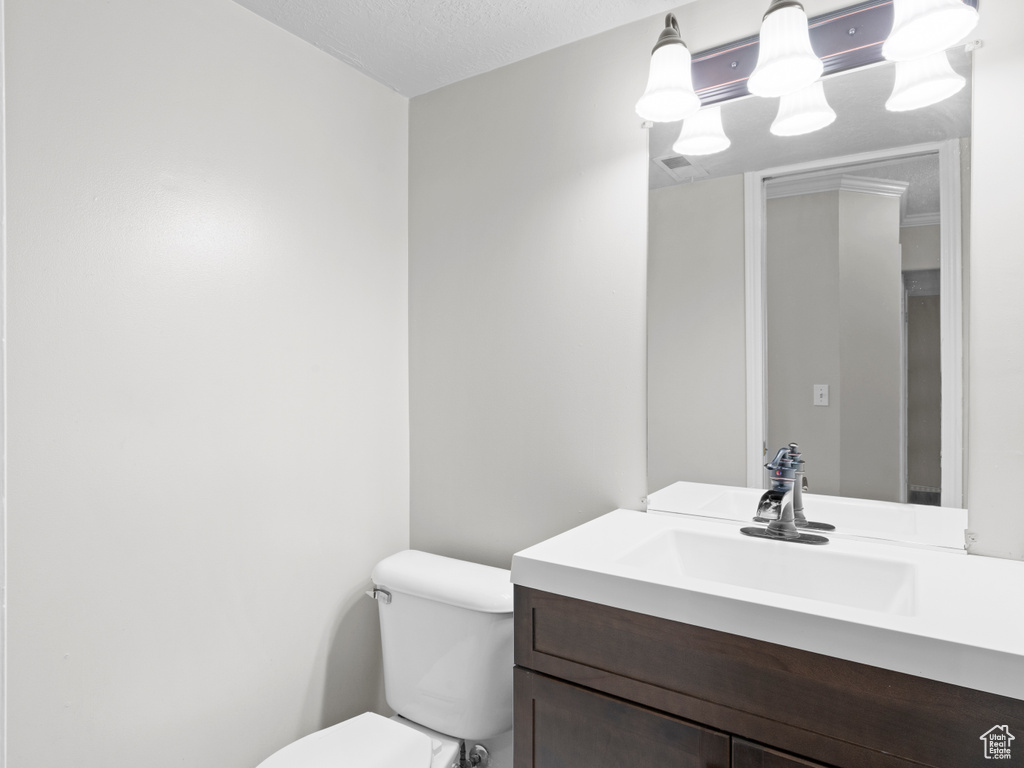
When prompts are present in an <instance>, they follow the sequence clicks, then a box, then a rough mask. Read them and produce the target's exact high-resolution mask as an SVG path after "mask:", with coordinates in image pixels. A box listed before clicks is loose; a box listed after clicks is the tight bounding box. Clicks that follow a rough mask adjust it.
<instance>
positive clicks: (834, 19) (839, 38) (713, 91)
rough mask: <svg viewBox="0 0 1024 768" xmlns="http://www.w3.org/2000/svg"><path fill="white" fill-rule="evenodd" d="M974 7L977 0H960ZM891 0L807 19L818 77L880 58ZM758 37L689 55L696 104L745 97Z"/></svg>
mask: <svg viewBox="0 0 1024 768" xmlns="http://www.w3.org/2000/svg"><path fill="white" fill-rule="evenodd" d="M964 2H965V4H967V5H969V6H971V7H972V8H977V7H978V4H979V0H964ZM892 24H893V10H892V0H868V2H863V3H858V4H857V5H851V6H850V7H848V8H844V9H842V10H839V11H835V12H833V13H827V14H823V15H821V16H815V17H814V18H812V19H810V21H809V28H810V35H811V46H812V47H813V48H814V51H815V53H817V54H818V56H820V57H821V60H822V63H823V64H824V66H825V68H824V71H823V73H822V76H823V77H827V76H828V75H834V74H837V73H839V72H845V71H847V70H851V69H857V68H858V67H863V66H867V65H868V64H877V63H878V62H881V61H885V59H884V58H883V56H882V43H884V42H885V39H886V37H888V35H889V32H890V31H891V30H892ZM757 54H758V36H757V35H753V36H751V37H746V38H743V39H741V40H736V41H734V42H731V43H728V44H727V45H722V46H718V47H717V48H712V49H709V50H707V51H701V52H700V53H696V54H694V55H693V61H692V72H693V87H694V90H695V91H696V92H697V95H698V96H699V97H700V100H701V104H703V105H704V106H705V107H706V106H708V105H709V104H718V103H721V102H724V101H731V100H732V99H738V98H741V97H744V96H749V95H750V92H749V91H748V90H747V78H748V77H749V76H750V73H751V72H753V71H754V67H755V66H756V65H757Z"/></svg>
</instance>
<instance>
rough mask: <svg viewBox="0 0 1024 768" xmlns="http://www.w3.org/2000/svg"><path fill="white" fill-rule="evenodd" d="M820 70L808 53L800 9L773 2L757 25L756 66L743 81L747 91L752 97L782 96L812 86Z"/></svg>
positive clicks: (808, 42)
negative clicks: (759, 27) (759, 24)
mask: <svg viewBox="0 0 1024 768" xmlns="http://www.w3.org/2000/svg"><path fill="white" fill-rule="evenodd" d="M776 6H778V7H776ZM823 69H824V65H823V64H822V63H821V59H819V58H818V57H817V56H815V55H814V51H813V50H812V49H811V36H810V33H809V31H808V29H807V14H806V13H804V9H803V6H802V5H800V4H799V3H796V2H793V3H790V2H789V1H788V0H784V2H781V3H780V2H779V0H774V1H773V2H772V5H771V6H769V8H768V13H766V14H765V17H764V21H762V22H761V37H760V47H759V49H758V54H757V66H756V67H754V71H753V72H751V73H750V78H749V79H748V80H747V90H749V91H750V92H751V93H753V94H755V95H756V96H769V97H770V96H784V95H786V94H787V93H794V92H795V91H799V90H800V89H801V88H804V87H806V86H808V85H810V84H811V83H813V82H814V81H815V80H817V79H818V78H819V77H820V76H821V73H822V70H823Z"/></svg>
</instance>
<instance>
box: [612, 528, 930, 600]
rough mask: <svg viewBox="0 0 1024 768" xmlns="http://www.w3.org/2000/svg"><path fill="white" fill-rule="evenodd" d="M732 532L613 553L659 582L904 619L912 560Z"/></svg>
mask: <svg viewBox="0 0 1024 768" xmlns="http://www.w3.org/2000/svg"><path fill="white" fill-rule="evenodd" d="M765 543H766V542H762V541H759V540H754V539H750V538H747V537H745V536H741V535H737V532H736V531H735V529H732V528H730V529H728V533H727V534H726V535H717V534H711V533H698V532H692V531H680V530H671V531H664V532H662V533H660V534H658V535H657V536H654V537H653V538H651V539H648V540H647V541H645V542H643V543H642V544H640V545H639V546H636V547H634V548H633V549H631V550H629V551H628V552H627V553H626V554H624V555H622V556H621V557H619V558H617V562H619V563H621V564H623V565H626V566H628V567H631V568H635V569H637V570H638V572H639V573H638V575H641V574H642V575H644V576H646V577H648V578H650V579H651V580H654V581H659V582H672V581H678V580H679V579H683V578H685V579H703V580H707V581H715V582H719V583H722V584H730V585H732V586H735V587H744V588H747V589H758V590H763V591H767V592H775V593H778V594H782V595H791V596H793V597H800V598H805V599H808V600H819V601H822V602H826V603H836V604H839V605H846V606H850V607H851V608H864V609H867V610H869V611H881V612H884V613H891V614H900V615H904V616H909V615H911V614H912V613H913V612H914V586H915V581H916V578H915V577H916V570H915V568H914V565H913V564H912V563H907V562H900V561H897V560H887V559H882V558H879V557H866V556H862V555H851V554H845V553H841V552H829V551H824V550H823V549H821V548H819V547H811V546H807V545H801V544H793V543H790V542H767V543H768V544H769V546H764V544H765Z"/></svg>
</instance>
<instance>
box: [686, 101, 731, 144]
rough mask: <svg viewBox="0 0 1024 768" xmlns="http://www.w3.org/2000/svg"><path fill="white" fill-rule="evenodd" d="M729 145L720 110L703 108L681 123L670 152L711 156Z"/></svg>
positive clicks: (719, 108) (717, 108)
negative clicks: (677, 136) (680, 128)
mask: <svg viewBox="0 0 1024 768" xmlns="http://www.w3.org/2000/svg"><path fill="white" fill-rule="evenodd" d="M731 143H732V142H731V141H729V137H728V136H726V135H725V129H723V128H722V108H721V107H705V108H704V109H702V110H701V111H700V112H698V113H697V114H696V115H694V116H693V117H688V118H686V120H684V121H683V127H682V130H680V132H679V138H678V139H676V142H675V144H673V145H672V151H673V152H676V153H677V154H680V155H713V154H715V153H716V152H721V151H722V150H724V149H728V148H729V145H730V144H731Z"/></svg>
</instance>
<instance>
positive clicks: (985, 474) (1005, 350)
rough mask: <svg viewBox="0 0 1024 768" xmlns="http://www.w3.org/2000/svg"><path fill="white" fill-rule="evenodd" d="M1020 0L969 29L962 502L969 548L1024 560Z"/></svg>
mask: <svg viewBox="0 0 1024 768" xmlns="http://www.w3.org/2000/svg"><path fill="white" fill-rule="evenodd" d="M1022 30H1024V4H1022V3H1019V2H1012V0H993V1H992V2H985V3H982V6H981V23H980V24H979V25H978V29H977V30H975V32H974V34H973V35H972V36H973V37H977V38H979V39H981V40H984V43H985V44H984V47H982V48H981V49H979V50H978V51H976V52H975V53H974V114H973V119H974V128H973V131H974V134H973V138H972V141H971V147H972V150H971V151H972V168H971V172H972V179H971V183H972V189H971V196H972V201H971V212H972V215H971V267H970V270H971V271H970V285H969V290H970V312H971V318H970V394H969V401H968V402H969V413H970V416H969V418H970V421H969V428H970V437H969V442H970V447H971V452H970V456H969V459H968V472H969V486H968V494H969V495H968V507H969V509H970V526H971V529H972V530H973V531H974V533H975V534H976V535H977V544H976V546H975V547H974V549H973V551H975V552H979V553H981V554H988V555H996V556H1000V557H1014V558H1020V559H1024V513H1022V512H1021V503H1020V498H1021V487H1022V484H1024V450H1022V447H1021V436H1022V435H1024V404H1022V403H1021V399H1020V393H1021V392H1024V334H1022V333H1021V332H1020V329H1021V328H1024V302H1021V300H1020V294H1021V286H1022V285H1024V259H1021V254H1020V245H1019V243H1020V211H1021V209H1022V207H1024V188H1022V186H1021V183H1020V182H1021V179H1024V144H1022V143H1021V141H1020V130H1019V128H1020V126H1021V125H1022V124H1024V104H1022V103H1021V100H1020V99H1018V98H1012V97H1010V98H1008V97H1007V95H1008V94H1012V93H1017V92H1018V91H1019V86H1020V83H1021V82H1022V78H1024V45H1021V31H1022Z"/></svg>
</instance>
